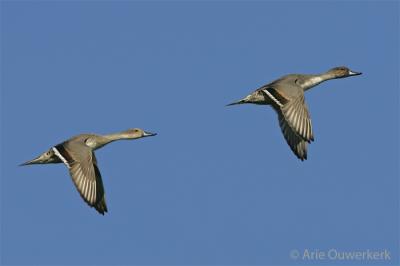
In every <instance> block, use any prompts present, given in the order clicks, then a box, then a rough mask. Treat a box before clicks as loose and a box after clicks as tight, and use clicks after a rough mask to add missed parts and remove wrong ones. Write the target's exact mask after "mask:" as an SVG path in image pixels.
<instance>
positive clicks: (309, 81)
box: [227, 66, 362, 161]
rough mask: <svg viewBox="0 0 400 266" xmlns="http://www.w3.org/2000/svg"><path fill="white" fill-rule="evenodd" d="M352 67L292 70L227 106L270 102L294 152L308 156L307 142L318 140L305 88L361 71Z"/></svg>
mask: <svg viewBox="0 0 400 266" xmlns="http://www.w3.org/2000/svg"><path fill="white" fill-rule="evenodd" d="M361 74H362V73H361V72H356V71H352V70H350V69H349V68H348V67H345V66H339V67H334V68H332V69H330V70H328V71H326V72H324V73H321V74H316V75H305V74H289V75H285V76H283V77H281V78H279V79H277V80H275V81H273V82H271V83H268V84H266V85H263V86H261V87H260V88H258V89H256V90H255V91H254V92H252V93H251V94H249V95H247V96H246V97H244V98H243V99H241V100H239V101H236V102H233V103H230V104H228V105H227V106H232V105H239V104H257V105H269V106H272V108H273V109H274V110H275V111H276V113H277V114H278V121H279V126H280V128H281V131H282V134H283V136H284V138H285V140H286V142H287V144H288V145H289V147H290V149H291V150H292V151H293V153H294V154H295V155H296V156H297V157H298V158H299V159H300V160H301V161H304V160H307V144H309V143H311V142H312V141H314V134H313V129H312V124H311V118H310V114H309V111H308V107H307V104H306V102H305V97H304V92H306V91H308V90H309V89H311V88H313V87H315V86H317V85H318V84H321V83H322V82H324V81H327V80H331V79H340V78H347V77H352V76H358V75H361Z"/></svg>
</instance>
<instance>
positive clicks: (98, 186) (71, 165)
mask: <svg viewBox="0 0 400 266" xmlns="http://www.w3.org/2000/svg"><path fill="white" fill-rule="evenodd" d="M155 135H157V134H156V133H151V132H146V131H144V130H142V129H139V128H135V129H129V130H126V131H123V132H119V133H114V134H109V135H95V134H81V135H77V136H75V137H72V138H70V139H69V140H66V141H64V142H62V143H60V144H58V145H55V146H54V147H51V148H50V149H49V150H48V151H46V152H45V153H43V154H42V155H40V156H39V157H37V158H35V159H33V160H31V161H28V162H25V163H23V164H21V165H30V164H48V163H64V164H65V165H66V166H67V168H68V170H69V173H70V175H71V178H72V181H73V182H74V184H75V187H76V188H77V190H78V192H79V194H80V195H81V196H82V198H83V200H84V201H85V202H86V203H87V204H88V205H89V206H91V207H94V208H95V209H96V210H97V211H98V212H99V213H101V214H102V215H104V213H106V212H107V211H108V210H107V205H106V200H105V193H104V187H103V181H102V179H101V174H100V171H99V168H98V167H97V160H96V156H95V155H94V151H95V150H97V149H99V148H101V147H103V146H104V145H107V144H108V143H110V142H113V141H116V140H124V139H139V138H144V137H150V136H155Z"/></svg>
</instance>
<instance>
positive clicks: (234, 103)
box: [226, 100, 246, 106]
mask: <svg viewBox="0 0 400 266" xmlns="http://www.w3.org/2000/svg"><path fill="white" fill-rule="evenodd" d="M243 103H246V102H245V100H240V101H237V102H233V103H230V104H227V105H226V106H232V105H236V104H243Z"/></svg>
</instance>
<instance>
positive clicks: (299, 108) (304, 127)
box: [261, 87, 314, 160]
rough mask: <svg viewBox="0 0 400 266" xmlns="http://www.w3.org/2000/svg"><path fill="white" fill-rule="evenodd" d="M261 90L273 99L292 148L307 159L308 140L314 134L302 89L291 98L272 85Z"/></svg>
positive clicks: (273, 104)
mask: <svg viewBox="0 0 400 266" xmlns="http://www.w3.org/2000/svg"><path fill="white" fill-rule="evenodd" d="M261 91H262V92H263V93H264V94H265V95H266V96H267V97H268V98H270V99H271V103H272V106H273V107H274V109H275V110H276V111H277V113H278V119H279V126H280V127H281V130H282V133H283V136H284V137H285V139H286V142H287V143H288V144H289V146H290V148H291V150H292V151H293V152H294V154H295V155H296V156H297V157H298V158H299V159H300V160H305V159H307V142H308V143H310V142H311V141H313V140H314V136H313V132H312V125H311V118H310V114H309V112H308V109H307V105H306V104H305V100H304V94H303V92H302V90H301V91H299V93H298V94H297V95H296V96H295V97H290V98H289V97H285V96H284V95H283V94H282V93H280V92H279V91H277V90H275V89H274V88H270V87H269V88H263V89H262V90H261Z"/></svg>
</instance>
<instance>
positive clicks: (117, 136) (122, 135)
mask: <svg viewBox="0 0 400 266" xmlns="http://www.w3.org/2000/svg"><path fill="white" fill-rule="evenodd" d="M131 138H132V137H131V136H130V135H129V134H128V133H126V132H118V133H112V134H107V135H102V136H100V138H98V139H97V140H96V143H95V145H94V146H95V149H98V148H101V147H103V146H104V145H107V144H108V143H110V142H113V141H116V140H121V139H131Z"/></svg>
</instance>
